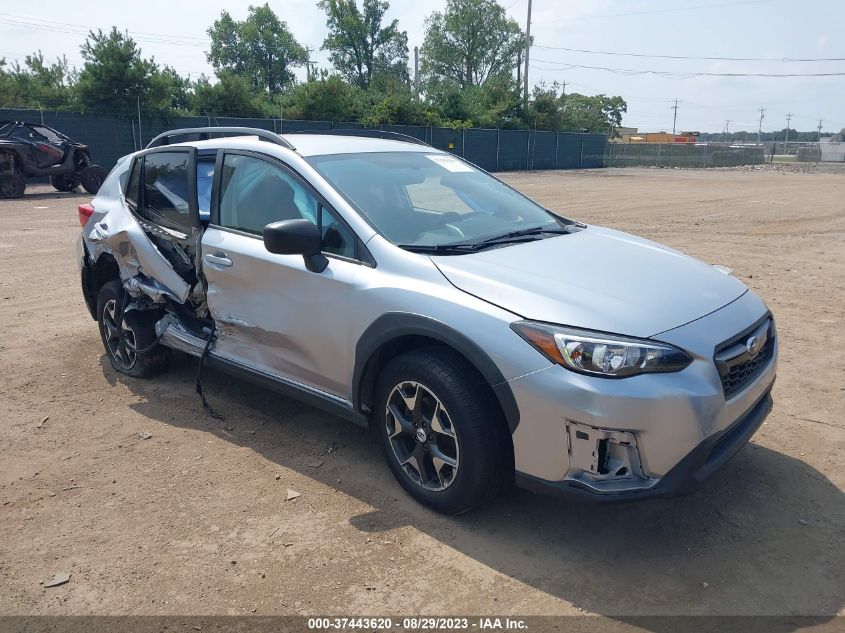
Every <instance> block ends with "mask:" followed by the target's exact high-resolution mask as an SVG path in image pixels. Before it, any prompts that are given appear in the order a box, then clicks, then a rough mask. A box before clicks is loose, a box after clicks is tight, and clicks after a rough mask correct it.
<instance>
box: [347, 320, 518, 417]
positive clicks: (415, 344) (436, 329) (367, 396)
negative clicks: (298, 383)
mask: <svg viewBox="0 0 845 633" xmlns="http://www.w3.org/2000/svg"><path fill="white" fill-rule="evenodd" d="M432 342H433V343H435V344H440V345H444V346H446V347H448V348H450V349H452V350H453V351H455V352H456V353H458V354H460V355H461V356H463V357H464V358H465V359H466V360H467V362H469V363H470V364H471V365H472V366H473V367H474V368H475V369H476V371H478V373H479V374H480V375H481V377H482V378H483V379H484V381H485V383H486V384H487V385H488V386H489V387H490V389H491V391H492V392H493V394H494V395H495V396H496V400H497V402H498V403H499V408H500V409H501V410H502V414H503V415H504V417H505V420H506V421H507V424H508V428H509V429H510V432H511V433H513V432H514V431H515V430H516V427H517V425H518V424H519V407H518V406H517V404H516V399H515V398H514V396H513V392H512V391H511V388H510V385H509V384H508V383H507V381H506V380H505V377H504V376H503V375H502V372H501V371H500V370H499V368H498V367H497V366H496V364H495V363H494V362H493V361H492V359H491V358H490V356H488V355H487V353H486V352H485V351H484V350H483V349H482V348H481V347H480V346H479V345H478V344H477V343H475V342H474V341H473V340H471V339H470V338H468V337H467V336H466V335H464V334H461V333H460V332H458V331H457V330H455V329H453V328H451V327H449V326H448V325H446V324H444V323H441V322H440V321H437V320H435V319H432V318H429V317H425V316H420V315H418V314H409V313H405V312H389V313H387V314H383V315H382V316H380V317H379V318H378V319H376V320H375V321H373V322H372V323H371V324H370V326H369V327H368V328H367V329H366V330H365V331H364V333H363V334H362V335H361V338H360V339H359V340H358V343H357V345H356V346H355V369H354V371H353V374H352V394H353V406H354V407H355V410H356V411H365V410H366V409H367V407H369V405H370V403H371V402H372V395H373V389H374V387H375V382H376V379H377V377H378V374H379V371H380V369H381V367H383V365H384V363H385V362H386V361H387V360H388V359H389V358H392V357H393V356H395V355H397V354H401V353H403V352H406V351H410V350H412V349H418V348H420V347H425V346H426V345H431V344H432Z"/></svg>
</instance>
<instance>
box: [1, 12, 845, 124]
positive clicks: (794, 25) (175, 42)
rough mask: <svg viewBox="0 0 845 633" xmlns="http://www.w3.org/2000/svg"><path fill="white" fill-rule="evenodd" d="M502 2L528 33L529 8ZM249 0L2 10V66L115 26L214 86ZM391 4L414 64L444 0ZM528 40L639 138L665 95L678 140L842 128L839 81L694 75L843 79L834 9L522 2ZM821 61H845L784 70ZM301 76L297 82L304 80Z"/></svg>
mask: <svg viewBox="0 0 845 633" xmlns="http://www.w3.org/2000/svg"><path fill="white" fill-rule="evenodd" d="M499 1H500V4H502V6H504V7H505V8H506V9H507V12H508V14H509V15H510V16H511V17H512V18H514V19H515V20H517V21H518V22H519V23H520V25H521V26H522V28H525V21H526V14H527V7H528V0H499ZM258 2H259V0H252V2H250V0H225V1H218V0H176V1H174V0H168V1H165V0H144V1H143V2H137V1H133V2H126V1H123V0H86V1H85V2H84V3H83V4H84V7H85V10H84V11H80V10H79V7H80V4H79V3H73V2H67V1H66V0H28V2H25V3H23V2H19V1H12V0H0V57H5V58H6V60H7V61H8V62H11V61H14V60H15V59H19V60H20V61H21V62H22V61H23V58H24V57H25V56H26V55H27V54H28V53H31V52H33V51H35V50H41V51H42V52H43V53H44V55H45V57H47V58H48V59H50V58H54V57H56V56H59V55H66V56H67V58H68V60H69V62H70V63H71V65H76V66H80V65H81V64H82V60H81V57H80V53H79V45H80V44H81V42H82V41H83V40H84V38H85V35H86V33H87V31H88V29H89V28H103V29H104V30H106V29H108V28H110V27H111V26H112V25H115V26H117V27H118V28H120V29H121V30H128V31H129V32H130V34H131V35H132V36H133V37H134V38H135V39H136V40H137V42H138V44H139V45H140V47H141V49H142V51H143V54H144V55H145V56H153V57H154V58H155V59H156V61H157V62H159V63H161V64H165V63H166V64H169V65H170V66H173V67H174V68H175V69H176V70H177V71H179V72H180V73H182V74H183V75H188V74H190V76H191V78H194V79H195V78H197V77H199V75H200V74H202V73H205V74H206V75H209V76H213V69H212V68H211V66H210V65H209V64H208V62H207V61H206V59H205V51H206V50H207V48H208V36H207V34H206V32H205V31H206V29H207V28H208V27H209V26H210V25H211V23H212V22H213V21H214V20H215V19H216V18H218V17H219V15H220V12H221V11H222V10H223V9H226V10H227V11H229V13H230V14H231V15H232V16H233V17H234V18H236V19H242V18H244V17H245V16H246V15H247V11H248V7H249V5H250V4H251V3H252V4H255V3H258ZM269 4H270V6H271V8H273V10H274V11H275V12H276V13H277V14H278V15H279V17H280V18H282V19H283V20H285V21H286V22H287V24H288V27H289V28H290V29H291V31H292V32H293V34H294V36H295V37H296V38H297V39H298V41H299V42H300V43H302V44H303V45H307V46H310V47H311V49H312V50H313V51H314V52H313V53H312V60H314V61H316V62H317V64H318V66H321V67H329V66H330V64H329V63H328V59H327V55H326V53H325V52H324V51H321V50H320V46H321V45H322V42H323V39H324V37H325V35H326V28H325V16H324V14H323V12H322V11H321V10H320V9H319V8H317V6H316V0H273V1H270V3H269ZM390 4H391V7H390V10H389V12H388V17H389V18H391V19H393V18H396V19H398V20H399V26H400V28H401V29H403V30H406V31H407V32H408V44H409V47H410V50H411V60H412V63H413V48H414V46H419V45H421V44H422V40H423V37H424V34H425V18H426V16H427V15H428V14H430V13H431V12H432V11H436V10H442V9H443V7H444V6H445V4H446V0H391V2H390ZM531 34H532V36H533V38H534V46H533V47H532V49H531V66H530V69H529V70H530V74H529V78H530V81H531V83H532V84H533V83H536V82H539V81H541V80H542V81H544V82H546V83H547V84H551V83H552V82H555V81H556V82H559V83H562V82H564V81H565V82H566V91H567V92H572V91H574V92H580V93H582V94H609V95H621V96H622V97H623V98H624V99H625V100H626V101H627V103H628V112H627V114H626V115H625V116H624V118H623V123H622V124H623V125H625V126H631V127H637V128H639V129H640V130H641V131H659V130H668V131H671V130H672V124H673V120H672V117H673V112H674V111H673V109H672V106H673V104H674V101H675V99H678V110H677V130H678V131H679V132H680V131H682V130H685V131H702V132H703V131H708V132H716V131H722V130H723V129H724V128H725V126H726V125H727V126H728V129H729V130H731V131H738V130H754V131H756V130H757V126H758V123H759V118H760V112H759V109H760V108H765V112H764V118H763V130H764V131H771V130H780V129H783V128H784V127H786V117H787V114H792V119H791V120H792V123H791V125H790V127H792V128H797V129H799V130H801V131H806V130H815V129H816V128H817V126H818V122H819V119H822V120H823V129H824V130H825V131H829V132H838V131H839V130H840V129H842V128H845V75H842V76H816V77H808V76H799V77H754V76H741V77H729V76H706V75H700V74H699V75H696V73H711V74H714V75H718V74H725V73H733V74H737V73H739V74H748V73H757V74H796V75H807V74H811V73H816V74H819V73H845V1H843V0H805V1H804V2H802V3H799V2H794V0H533V16H532V26H531ZM565 49H570V50H565ZM573 49H579V50H573ZM584 51H590V52H584ZM607 53H614V54H607ZM618 53H623V54H624V55H620V54H618ZM667 57H668V58H667ZM678 57H695V58H731V59H677V58H678ZM737 58H743V61H739V60H738V59H737ZM752 58H753V59H752ZM822 58H824V59H831V58H839V59H841V60H842V61H800V62H798V61H784V60H793V59H822ZM760 59H762V61H759V60H760ZM585 67H587V68H585ZM606 69H610V70H606ZM629 71H657V72H659V73H662V74H654V73H649V74H643V73H642V72H636V73H632V72H629ZM665 73H670V74H665ZM299 74H300V75H302V76H303V78H304V70H303V71H301V72H300V73H299Z"/></svg>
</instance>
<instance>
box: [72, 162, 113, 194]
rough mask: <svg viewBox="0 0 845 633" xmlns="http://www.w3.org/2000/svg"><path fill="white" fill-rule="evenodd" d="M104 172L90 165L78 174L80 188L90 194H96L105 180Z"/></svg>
mask: <svg viewBox="0 0 845 633" xmlns="http://www.w3.org/2000/svg"><path fill="white" fill-rule="evenodd" d="M106 175H107V174H106V170H105V169H103V168H102V167H100V166H99V165H91V166H89V167H86V168H85V169H83V170H82V172H81V173H80V174H79V179H80V182H82V187H83V188H84V189H85V191H87V192H88V193H90V194H96V193H97V192H98V191H99V190H100V187H102V186H103V181H105V179H106Z"/></svg>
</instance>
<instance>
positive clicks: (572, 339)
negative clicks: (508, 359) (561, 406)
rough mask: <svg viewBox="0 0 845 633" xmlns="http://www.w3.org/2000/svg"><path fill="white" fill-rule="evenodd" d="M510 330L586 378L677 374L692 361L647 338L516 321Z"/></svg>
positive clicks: (681, 352)
mask: <svg viewBox="0 0 845 633" xmlns="http://www.w3.org/2000/svg"><path fill="white" fill-rule="evenodd" d="M511 328H513V330H514V331H515V332H516V333H517V334H519V335H520V336H521V337H522V338H524V339H525V340H526V341H527V342H528V343H530V344H531V345H532V346H533V347H534V348H535V349H537V350H538V351H539V352H540V353H542V354H543V355H544V356H546V357H547V358H548V359H549V360H551V361H552V362H554V363H557V364H559V365H563V366H564V367H566V368H567V369H571V370H572V371H576V372H578V373H580V374H588V375H590V376H605V377H608V378H625V377H627V376H636V375H637V374H645V373H655V372H670V371H681V370H682V369H684V368H685V367H686V366H687V365H689V364H690V363H691V362H692V358H691V357H690V356H689V355H688V354H687V353H686V352H684V351H683V350H680V349H678V348H677V347H674V346H672V345H669V344H667V343H658V342H656V341H650V340H648V339H634V338H625V337H621V336H614V335H612V334H598V333H595V332H589V331H585V330H576V329H573V328H566V327H558V326H554V325H547V324H545V323H534V322H531V321H517V322H516V323H513V324H511Z"/></svg>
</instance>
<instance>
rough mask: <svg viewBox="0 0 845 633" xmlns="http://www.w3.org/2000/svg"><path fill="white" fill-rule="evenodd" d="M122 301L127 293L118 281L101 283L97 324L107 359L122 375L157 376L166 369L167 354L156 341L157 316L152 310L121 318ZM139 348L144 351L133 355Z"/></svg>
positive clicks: (130, 313)
mask: <svg viewBox="0 0 845 633" xmlns="http://www.w3.org/2000/svg"><path fill="white" fill-rule="evenodd" d="M124 301H126V291H125V290H124V289H123V285H122V284H121V283H120V280H119V279H115V280H113V281H110V282H108V283H107V284H104V285H103V287H102V288H101V289H100V294H99V295H98V296H97V324H98V325H99V327H100V339H101V340H102V341H103V347H104V348H105V350H106V356H108V358H109V362H110V363H111V366H112V367H113V368H114V370H115V371H118V372H120V373H121V374H126V375H127V376H132V377H133V378H149V377H150V376H155V375H156V374H160V373H161V372H163V371H164V370H165V369H167V367H168V364H169V360H170V355H169V353H168V349H167V348H166V347H164V346H163V345H159V344H158V343H157V342H156V333H155V322H156V320H157V314H156V312H155V311H154V310H141V311H139V310H130V311H129V312H127V313H126V314H123V315H122V317H123V318H122V319H120V318H119V316H121V312H122V310H123V306H124ZM118 320H119V321H120V323H117V321H118ZM133 338H134V343H133V341H132V339H133ZM139 349H140V350H146V351H141V352H136V350H139Z"/></svg>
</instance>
